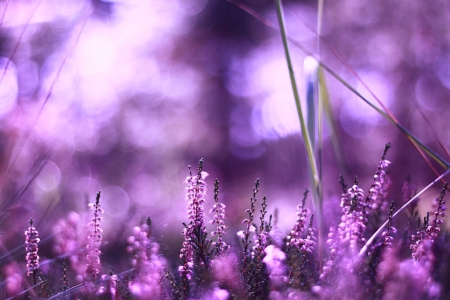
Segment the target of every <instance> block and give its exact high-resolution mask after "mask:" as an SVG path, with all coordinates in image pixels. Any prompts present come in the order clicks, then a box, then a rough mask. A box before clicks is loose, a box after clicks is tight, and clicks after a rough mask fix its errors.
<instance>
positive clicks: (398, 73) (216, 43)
mask: <svg viewBox="0 0 450 300" xmlns="http://www.w3.org/2000/svg"><path fill="white" fill-rule="evenodd" d="M243 3H246V4H247V5H249V6H250V7H252V8H253V9H255V10H256V11H257V12H259V13H260V14H262V15H263V16H265V17H266V18H267V19H269V20H270V21H272V22H274V23H276V16H275V8H274V5H273V2H272V1H251V0H248V1H243ZM432 3H433V4H432ZM439 5H440V6H441V7H440V6H439ZM316 6H317V4H316V2H314V1H286V2H285V12H286V21H287V24H288V32H289V34H290V36H291V37H292V38H293V39H294V40H296V41H298V42H300V43H302V44H303V45H304V46H305V47H307V48H309V49H311V50H312V51H314V49H315V45H316V43H317V37H316V35H315V33H314V32H312V31H311V30H310V29H308V27H307V26H306V25H305V23H306V24H308V25H309V26H311V27H312V28H315V27H316V18H317V7H316ZM449 9H450V8H449V6H448V4H446V3H445V2H444V1H441V2H440V1H431V2H428V3H425V4H424V3H422V2H421V1H419V0H414V1H402V2H389V3H388V2H373V1H370V2H369V1H366V0H346V1H339V2H333V1H329V2H325V11H324V23H323V33H322V35H323V38H324V41H325V42H326V43H327V44H328V45H329V46H330V47H331V48H332V49H334V50H335V51H337V52H338V53H340V55H342V57H343V58H344V59H345V60H346V61H347V62H348V63H349V64H350V66H351V67H352V68H353V69H354V70H355V71H356V72H357V73H358V74H359V75H360V76H361V77H362V78H363V80H364V81H365V82H366V83H367V84H368V85H369V86H370V87H371V88H372V89H373V91H374V93H375V94H376V95H377V96H378V97H379V98H380V99H381V100H382V101H383V103H384V104H385V105H386V106H388V107H389V109H390V110H392V111H393V113H394V114H395V116H396V117H397V118H398V120H399V121H400V122H401V124H403V125H404V126H405V127H406V128H408V129H410V130H411V131H412V132H413V133H414V134H415V135H416V136H418V137H419V138H420V139H421V140H422V141H423V142H424V143H426V144H427V145H429V146H430V147H431V148H432V149H434V150H435V151H436V152H438V153H439V154H441V155H442V156H444V154H443V151H442V149H441V148H440V147H439V145H438V143H437V140H436V138H435V137H434V135H433V132H432V130H431V128H430V126H429V125H428V124H427V122H426V121H425V120H424V119H423V115H424V116H426V117H427V118H428V119H429V120H430V121H431V124H430V125H431V126H432V127H433V129H434V130H435V131H436V133H437V135H438V137H439V140H440V141H441V142H443V143H444V145H445V146H449V145H448V140H449V138H450V135H449V134H450V131H449V130H447V129H448V125H447V120H448V119H449V117H450V115H449V112H450V110H449V101H448V99H449V96H450V90H449V89H450V72H449V71H448V70H449V63H450V52H449V51H450V50H449V49H450V36H449V35H448V30H447V28H448V27H449V26H450V11H449ZM2 14H4V18H3V22H2V24H1V29H2V30H1V31H0V56H1V59H0V62H1V66H2V70H4V71H2V73H3V75H1V74H0V75H1V80H0V82H1V84H0V123H1V124H2V127H1V131H0V145H1V149H2V151H1V157H0V158H1V159H0V167H1V184H2V189H1V193H2V195H1V196H2V208H3V209H2V216H1V218H0V225H1V227H0V229H1V231H2V232H1V235H2V242H3V245H2V248H3V249H4V250H5V251H6V250H7V249H11V248H13V247H14V246H15V245H17V244H18V241H19V240H20V239H18V237H17V236H16V234H15V233H16V232H21V231H22V230H23V229H24V228H25V227H26V224H27V222H28V220H29V218H30V217H33V219H34V220H36V224H37V225H36V226H40V227H39V231H40V233H41V236H42V237H45V236H46V235H47V236H48V235H50V234H51V228H52V226H54V225H55V224H56V222H57V220H58V219H60V218H64V217H65V216H66V215H67V214H68V213H69V212H70V211H76V212H78V213H82V212H84V211H86V202H87V201H90V202H93V199H94V198H95V195H96V192H97V191H98V190H102V192H103V196H102V201H103V202H102V203H103V204H102V205H103V208H104V209H105V225H104V229H105V238H104V239H105V240H109V241H111V243H113V242H114V241H116V239H117V241H121V240H123V242H125V237H126V233H127V232H128V231H129V230H130V228H131V227H132V226H134V225H135V224H136V223H139V221H140V220H141V219H142V218H143V217H144V216H150V217H151V218H152V219H153V224H155V231H156V232H157V234H158V238H160V239H161V240H162V243H163V244H165V245H167V246H166V248H165V249H163V251H166V252H165V254H166V255H168V254H169V253H172V254H174V253H177V252H178V251H179V246H180V245H181V240H182V235H181V223H182V222H183V221H185V220H186V218H187V216H186V210H185V208H186V205H187V203H186V201H185V196H184V194H185V185H184V179H185V177H186V176H187V175H188V169H187V165H192V166H193V167H194V166H196V164H197V162H198V160H199V159H200V158H202V157H203V158H204V159H205V162H206V163H205V171H207V172H208V173H209V174H210V176H209V177H208V180H207V183H208V185H209V198H210V200H211V201H210V202H209V204H208V203H207V204H206V207H207V208H208V210H209V208H210V206H212V204H213V201H212V189H213V180H214V178H218V179H219V181H220V182H221V193H220V197H221V199H223V201H224V203H226V204H227V219H228V220H227V222H228V225H229V226H230V230H229V232H230V234H229V236H227V237H226V238H227V239H229V241H234V239H235V236H234V232H236V231H237V230H240V229H242V228H240V227H238V226H239V225H240V223H241V220H242V219H243V216H244V211H245V209H246V208H247V207H248V205H249V201H248V199H249V197H250V195H251V187H252V185H253V181H254V180H255V179H256V178H260V179H261V193H262V194H266V195H267V196H268V203H269V213H272V212H273V211H274V209H275V208H278V209H279V211H280V215H281V216H282V217H281V218H280V220H279V226H280V227H281V228H282V229H283V230H287V229H288V228H289V227H291V226H292V224H293V222H294V221H295V207H296V206H297V204H299V202H300V201H301V198H302V193H303V190H304V188H305V187H309V183H308V173H307V161H306V155H305V150H304V146H303V143H302V138H301V136H300V127H299V123H298V119H297V115H296V110H295V104H294V100H293V97H292V90H291V87H290V82H289V77H288V71H287V67H286V62H285V59H284V54H283V50H282V45H281V40H280V37H279V35H277V34H276V33H274V32H273V31H272V30H270V29H269V28H267V27H266V26H265V25H264V24H263V23H261V22H259V21H258V20H256V19H255V18H254V17H252V16H250V15H249V14H247V13H246V12H244V11H243V10H241V9H240V8H238V7H236V6H235V5H233V4H231V3H229V2H225V1H207V0H191V1H180V0H166V1H134V0H129V1H126V0H123V1H120V0H116V1H102V0H91V1H80V0H64V1H61V0H41V1H25V0H23V1H2V2H1V3H0V16H1V15H2ZM322 49H323V51H322V53H321V55H322V59H323V61H324V62H326V63H327V64H328V65H329V66H331V67H332V68H333V69H334V70H335V71H336V72H338V73H339V74H340V75H341V76H343V77H344V78H345V79H346V80H347V81H348V82H349V83H351V84H352V85H353V86H355V87H357V88H358V90H360V91H361V93H362V94H363V95H365V96H367V97H368V98H369V99H371V100H373V98H372V97H371V96H370V94H369V93H368V92H367V91H365V90H364V87H363V86H362V85H361V84H360V83H358V82H357V80H356V79H355V78H354V77H353V76H352V75H351V74H350V72H349V71H348V70H346V69H345V68H344V67H343V65H342V64H341V63H340V62H339V60H338V59H337V58H336V57H335V56H334V55H333V53H332V52H331V51H330V50H329V48H327V47H326V46H323V47H322ZM291 50H292V54H293V59H294V62H295V68H296V70H295V71H296V74H297V77H298V79H299V82H300V83H301V82H302V80H303V79H302V78H303V74H302V63H303V60H304V58H305V57H306V55H305V54H304V53H302V52H301V51H300V49H298V48H295V47H294V46H293V45H291ZM327 81H328V85H329V93H330V101H331V103H332V111H333V114H334V118H335V121H336V123H337V125H338V129H339V132H338V134H339V140H340V141H341V145H342V147H343V152H344V154H345V157H344V161H343V162H342V164H343V165H344V166H345V168H339V167H338V165H339V164H338V163H337V161H336V157H335V155H334V152H333V150H332V147H331V142H330V131H329V130H328V129H327V126H326V125H325V134H324V157H323V158H324V169H323V171H324V172H323V174H324V176H323V185H324V201H325V204H324V208H325V213H326V214H327V216H330V218H329V219H328V221H329V222H330V223H333V220H335V219H333V218H334V216H335V215H336V213H337V212H338V203H339V201H338V197H339V194H340V191H341V189H340V186H339V185H338V183H337V180H338V176H339V174H340V173H342V174H343V175H344V177H346V179H347V181H348V182H351V180H352V178H353V176H354V175H357V176H358V177H359V179H360V183H361V186H362V187H367V188H368V187H369V186H370V182H371V180H372V176H373V173H374V171H375V169H376V166H377V163H378V161H379V158H380V156H381V153H382V150H383V148H384V144H385V143H386V142H391V143H392V145H393V147H392V149H391V151H390V152H389V154H388V159H389V160H391V161H392V165H391V167H390V173H391V175H392V178H393V187H392V190H391V195H392V196H391V197H392V199H393V200H396V199H401V196H400V190H401V186H402V184H403V182H404V181H405V179H406V177H407V176H408V175H410V176H411V177H412V179H413V181H414V182H416V183H417V184H418V186H419V187H420V186H423V185H424V184H425V183H427V182H429V181H431V180H432V179H433V176H434V175H433V173H432V171H431V170H430V168H429V167H428V166H427V165H426V163H425V161H424V160H423V159H422V158H421V157H420V156H419V155H418V153H417V152H416V151H415V150H414V148H413V147H412V146H411V145H410V144H409V143H408V141H407V139H406V138H405V137H404V136H403V135H402V134H401V133H400V131H398V130H397V129H396V128H395V127H394V126H392V125H391V124H389V123H388V122H387V121H386V120H384V119H383V118H382V117H381V116H380V115H379V114H377V113H375V112H374V111H373V110H371V108H370V107H368V106H367V105H366V104H364V103H362V102H361V101H360V100H359V99H358V98H357V97H356V96H355V95H354V94H352V93H351V92H350V91H349V90H347V89H346V88H345V87H344V86H342V84H340V83H339V82H337V81H336V80H335V79H333V78H332V77H331V76H328V77H327ZM300 89H301V90H302V91H303V89H304V88H303V87H300ZM303 98H304V97H303ZM208 181H209V182H208ZM438 190H439V187H436V189H435V190H434V191H431V192H429V193H428V195H429V197H434V196H435V195H437V194H438ZM208 205H209V206H208ZM308 205H311V204H310V203H309V204H308ZM238 228H239V229H238Z"/></svg>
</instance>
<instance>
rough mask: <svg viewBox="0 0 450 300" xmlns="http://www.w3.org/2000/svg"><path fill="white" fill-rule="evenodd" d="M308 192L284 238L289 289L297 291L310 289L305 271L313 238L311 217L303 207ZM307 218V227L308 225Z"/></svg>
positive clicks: (306, 192)
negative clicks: (292, 288) (296, 289)
mask: <svg viewBox="0 0 450 300" xmlns="http://www.w3.org/2000/svg"><path fill="white" fill-rule="evenodd" d="M308 192H309V190H307V189H306V190H305V192H304V193H303V200H302V204H300V205H298V206H297V210H298V212H297V220H296V222H295V224H294V226H293V227H292V229H291V231H290V232H289V235H288V236H287V237H286V247H285V248H286V253H287V265H288V270H289V274H288V278H289V284H290V286H291V287H294V288H298V289H302V290H305V289H309V288H310V281H311V280H310V278H309V277H310V276H309V273H310V272H308V271H307V269H308V268H307V267H308V266H307V262H308V256H310V255H311V253H312V252H313V250H314V245H315V236H314V230H315V229H314V228H313V227H312V222H313V216H314V215H312V214H311V213H310V211H309V209H307V208H306V207H305V201H306V198H307V196H308ZM308 218H309V225H308Z"/></svg>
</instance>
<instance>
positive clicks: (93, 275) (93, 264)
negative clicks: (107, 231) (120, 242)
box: [85, 191, 103, 281]
mask: <svg viewBox="0 0 450 300" xmlns="http://www.w3.org/2000/svg"><path fill="white" fill-rule="evenodd" d="M100 194H101V192H100V191H99V192H98V193H97V197H96V200H95V204H89V206H91V207H92V209H93V210H94V217H93V218H92V221H91V222H90V223H89V226H90V227H92V233H91V234H90V235H89V238H90V239H91V242H90V243H89V245H88V246H87V250H88V253H89V254H88V255H87V256H86V258H87V265H86V274H85V277H86V280H88V281H92V280H94V279H97V278H98V273H99V272H100V271H99V267H100V254H101V251H100V245H101V243H102V236H103V230H102V229H101V228H100V222H101V221H102V220H103V218H102V217H100V214H101V213H103V209H101V208H100Z"/></svg>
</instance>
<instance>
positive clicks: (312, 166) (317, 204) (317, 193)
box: [275, 0, 323, 255]
mask: <svg viewBox="0 0 450 300" xmlns="http://www.w3.org/2000/svg"><path fill="white" fill-rule="evenodd" d="M275 6H276V10H277V18H278V24H279V26H280V34H281V41H282V43H283V48H284V54H285V56H286V62H287V65H288V69H289V78H290V81H291V86H292V92H293V93H294V99H295V105H296V107H297V114H298V118H299V121H300V127H301V131H302V136H303V141H304V142H305V147H306V152H307V156H308V166H309V168H308V170H309V172H310V174H311V175H310V176H311V177H312V178H313V182H311V185H313V187H312V190H313V203H314V208H315V210H316V214H317V227H318V232H319V238H318V245H319V255H321V253H322V231H323V226H322V191H321V185H320V182H319V177H318V172H317V165H316V160H315V156H314V150H313V146H312V144H311V139H310V137H309V133H308V130H307V128H306V124H305V120H304V118H303V112H302V107H301V104H300V97H299V94H298V89H297V83H296V81H295V76H294V69H293V66H292V62H291V56H290V53H289V46H288V39H287V35H286V30H285V26H284V16H283V7H282V4H281V0H275Z"/></svg>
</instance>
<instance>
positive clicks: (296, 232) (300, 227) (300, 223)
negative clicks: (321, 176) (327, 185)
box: [286, 190, 310, 248]
mask: <svg viewBox="0 0 450 300" xmlns="http://www.w3.org/2000/svg"><path fill="white" fill-rule="evenodd" d="M308 192H309V190H305V192H304V193H303V200H302V204H301V205H298V206H297V210H298V211H297V220H296V221H295V224H294V226H293V227H292V229H291V231H290V233H289V235H288V236H287V238H286V239H287V242H286V246H290V245H293V246H297V247H298V248H300V247H301V246H302V244H303V240H304V239H303V238H302V235H303V233H304V232H305V231H306V230H307V228H308V225H307V220H308V217H309V214H310V211H309V209H307V208H305V201H306V197H307V196H308Z"/></svg>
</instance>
